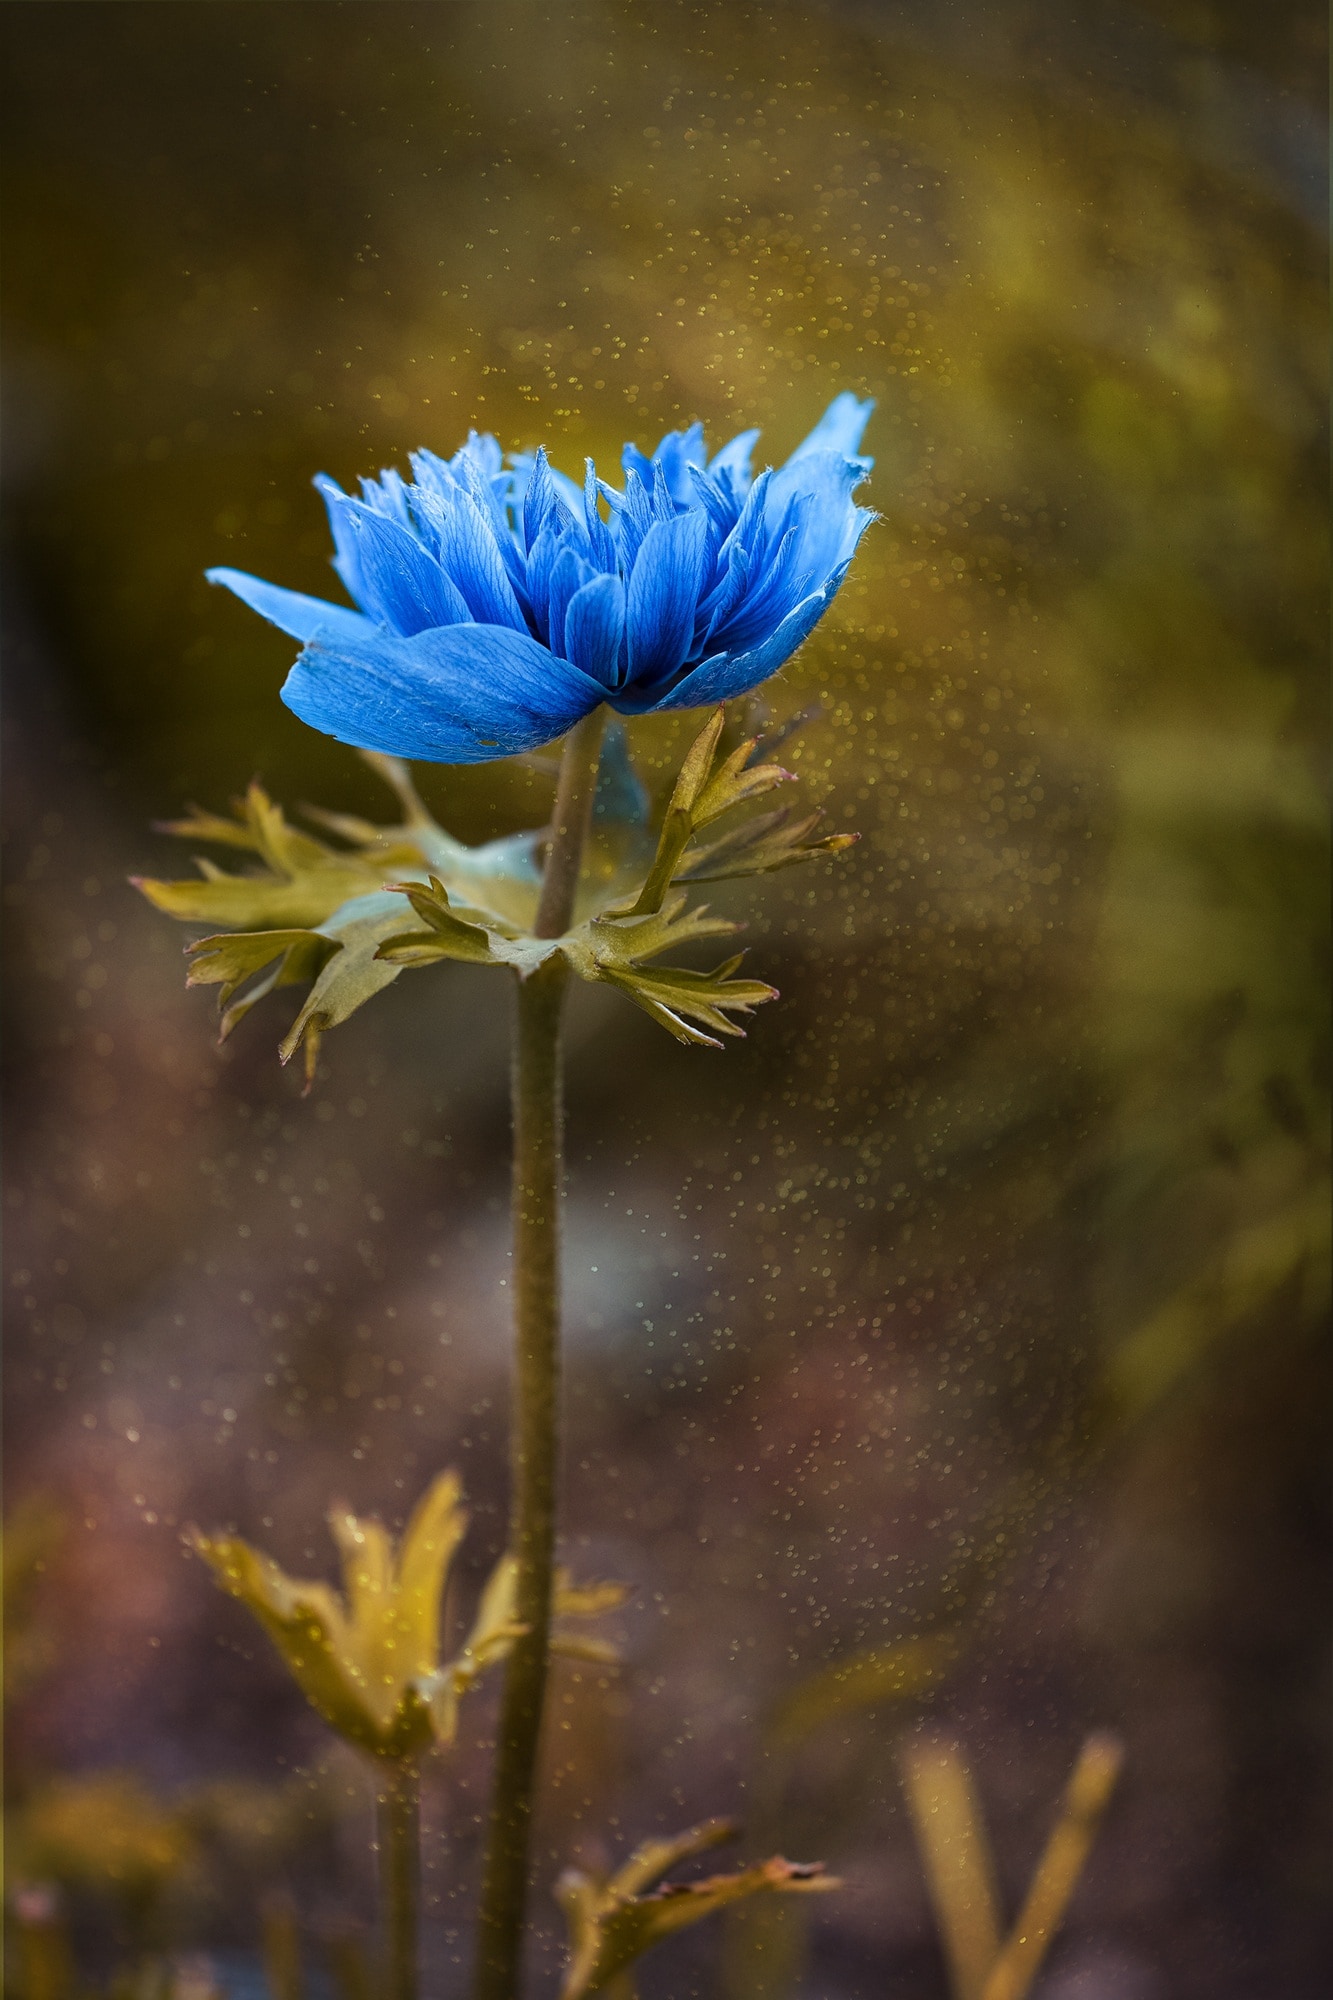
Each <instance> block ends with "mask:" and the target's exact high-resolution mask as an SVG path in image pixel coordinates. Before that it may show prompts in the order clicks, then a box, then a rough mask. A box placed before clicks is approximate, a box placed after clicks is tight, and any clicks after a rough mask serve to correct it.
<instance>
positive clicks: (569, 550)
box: [546, 539, 596, 659]
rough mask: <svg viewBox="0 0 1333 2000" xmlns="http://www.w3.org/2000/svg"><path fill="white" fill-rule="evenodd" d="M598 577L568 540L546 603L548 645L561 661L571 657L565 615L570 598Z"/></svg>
mask: <svg viewBox="0 0 1333 2000" xmlns="http://www.w3.org/2000/svg"><path fill="white" fill-rule="evenodd" d="M595 574H596V572H595V570H594V569H593V566H592V564H591V563H590V562H585V561H584V559H583V557H582V556H581V555H580V554H579V552H578V550H577V548H574V547H572V546H571V543H570V540H568V539H567V540H566V542H565V545H564V547H563V548H562V549H561V551H560V554H559V555H558V556H557V557H556V560H555V567H554V568H553V569H552V571H551V588H550V594H549V596H548V597H547V600H546V629H547V643H548V644H549V646H550V648H551V651H552V652H553V653H559V654H560V656H561V658H562V659H568V657H569V648H568V646H567V645H566V644H565V612H566V610H567V609H568V607H569V603H570V600H571V598H573V597H574V596H575V595H576V593H577V592H578V591H580V590H582V588H583V586H584V584H585V583H591V582H592V580H593V577H594V576H595Z"/></svg>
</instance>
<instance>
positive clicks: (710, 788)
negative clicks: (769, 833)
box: [623, 708, 791, 916]
mask: <svg viewBox="0 0 1333 2000" xmlns="http://www.w3.org/2000/svg"><path fill="white" fill-rule="evenodd" d="M725 720H726V716H725V712H724V711H723V710H722V709H720V708H719V709H717V710H715V712H714V713H713V715H712V716H710V718H709V720H708V721H707V723H705V725H704V727H703V728H702V729H701V730H700V732H699V734H698V736H696V737H695V739H694V742H693V743H692V744H691V745H690V747H689V749H688V751H687V752H686V753H685V762H684V763H683V764H682V765H681V767H680V775H679V777H678V778H677V779H676V785H675V790H674V791H673V792H672V794H671V799H670V802H669V804H668V806H667V809H666V816H665V818H664V819H663V821H662V830H661V833H660V834H659V835H658V841H657V853H656V855H655V857H654V860H653V865H652V868H651V869H650V870H649V873H648V878H647V880H646V881H645V883H644V885H643V887H642V889H641V890H640V891H639V894H638V896H637V898H636V899H635V901H634V903H633V904H632V905H631V906H630V907H629V909H628V910H627V911H625V912H624V913H623V914H625V915H629V916H646V915H648V914H650V913H651V912H653V911H654V910H659V909H660V908H661V907H662V902H663V899H664V898H665V896H666V893H667V890H668V889H669V888H670V886H671V883H672V881H673V880H674V878H675V875H676V872H677V869H678V867H679V864H680V860H681V856H682V855H683V854H684V852H685V849H686V848H687V847H688V846H689V844H690V842H691V841H692V840H693V839H694V837H695V835H696V834H698V833H700V832H702V830H703V828H704V827H706V826H711V825H712V823H713V821H714V820H717V819H721V817H722V816H723V814H724V813H729V812H732V811H734V810H735V808H736V807H738V806H742V805H746V804H748V803H749V801H750V800H751V799H756V798H759V797H761V796H762V794H763V793H765V792H769V791H772V789H773V787H774V786H775V785H783V784H787V783H789V782H790V780H791V772H790V771H784V770H782V769H781V768H780V767H779V766H778V765H777V764H759V765H756V766H754V767H753V768H750V769H747V760H748V758H749V756H750V753H751V751H752V750H753V749H754V739H753V738H752V737H751V738H747V739H746V741H745V742H743V743H741V744H739V745H738V746H737V747H736V749H734V750H733V751H732V752H731V753H730V755H729V756H726V757H724V758H723V760H722V762H721V763H720V764H719V765H718V766H717V768H716V770H715V769H714V764H715V762H716V757H717V751H718V744H719V740H720V738H721V735H722V730H723V726H724V724H725Z"/></svg>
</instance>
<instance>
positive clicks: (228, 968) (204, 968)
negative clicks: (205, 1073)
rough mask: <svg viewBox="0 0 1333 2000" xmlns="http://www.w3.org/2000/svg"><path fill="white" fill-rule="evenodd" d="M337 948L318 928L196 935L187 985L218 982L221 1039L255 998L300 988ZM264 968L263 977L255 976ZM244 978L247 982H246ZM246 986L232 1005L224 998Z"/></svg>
mask: <svg viewBox="0 0 1333 2000" xmlns="http://www.w3.org/2000/svg"><path fill="white" fill-rule="evenodd" d="M338 949H339V947H338V945H337V943H336V942H335V941H334V940H333V939H331V938H328V937H324V936H322V935H321V934H320V933H319V932H318V931H305V930H301V931H231V932H226V933H223V934H222V935H220V936H217V937H207V938H201V939H200V940H199V942H198V943H197V944H192V945H188V946H187V947H186V953H187V956H188V957H189V959H190V961H191V963H190V969H189V972H188V973H187V974H186V979H185V983H186V985H187V986H221V988H222V991H221V993H220V994H219V995H218V1005H219V1008H220V1010H221V1013H222V1024H221V1030H220V1039H221V1040H222V1041H224V1042H225V1041H226V1039H227V1037H228V1035H229V1034H231V1032H232V1030H233V1029H234V1028H235V1027H236V1025H237V1023H238V1022H239V1021H241V1020H243V1019H244V1017H245V1015H246V1014H248V1013H249V1011H250V1009H251V1008H252V1007H253V1006H254V1004H255V1002H256V1001H257V1000H262V999H263V997H264V995H265V994H266V993H272V992H273V991H274V990H275V989H276V988H278V987H280V986H299V985H302V984H304V983H305V982H306V981H308V980H312V979H315V978H316V977H317V976H318V974H319V972H320V970H321V968H322V967H323V965H324V963H325V962H326V960H327V959H328V958H329V957H330V956H331V955H332V954H333V953H334V952H335V951H337V950H338ZM266 968H267V973H268V976H267V978H256V974H259V973H263V972H264V971H265V969H266ZM247 981H249V982H252V983H250V984H249V985H247ZM243 986H245V987H246V991H245V993H244V994H243V995H242V997H241V998H240V999H239V1000H238V1001H236V1003H235V1005H234V1006H229V1005H228V1002H229V1001H230V1000H231V998H232V995H233V994H234V993H237V992H239V991H240V989H241V987H243Z"/></svg>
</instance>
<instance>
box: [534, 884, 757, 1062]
mask: <svg viewBox="0 0 1333 2000" xmlns="http://www.w3.org/2000/svg"><path fill="white" fill-rule="evenodd" d="M735 929H736V926H735V924H733V923H729V922H728V921H727V920H726V918H724V917H711V916H709V915H708V913H707V911H706V909H704V908H703V907H699V908H695V909H693V910H686V908H685V897H684V895H683V894H677V895H674V896H672V897H670V898H669V899H668V900H667V901H665V902H664V903H662V904H661V905H660V906H659V907H658V908H657V909H656V910H653V911H651V912H648V913H646V914H638V913H637V912H630V913H627V914H625V915H623V916H603V917H593V918H592V919H591V920H590V921H589V922H588V923H586V924H582V925H580V926H579V928H578V929H577V930H576V931H573V932H571V933H570V935H569V936H568V937H566V938H562V939H561V940H560V950H561V951H562V952H563V953H564V956H565V957H566V958H567V959H568V961H569V963H570V965H571V966H572V967H573V969H574V971H575V972H576V973H577V974H578V976H579V977H580V979H587V980H590V981H595V980H603V981H605V982H606V983H607V984H608V985H611V986H616V987H618V988H619V989H620V991H621V992H622V993H625V994H627V995H628V996H629V998H630V999H631V1000H633V1001H634V1003H635V1004H636V1006H639V1007H642V1008H643V1010H644V1012H645V1013H647V1014H649V1015H651V1017H652V1018H653V1020H655V1021H656V1022H657V1023H658V1025H659V1026H660V1027H663V1028H665V1029H666V1030H667V1031H668V1033H669V1034H672V1035H674V1036H675V1037H676V1039H677V1040H678V1041H682V1042H692V1043H695V1044H697V1045H700V1046H703V1047H707V1048H714V1049H716V1048H720V1047H721V1046H722V1044H721V1043H720V1042H719V1041H718V1040H717V1039H716V1038H717V1036H718V1035H719V1034H723V1035H740V1034H742V1033H743V1032H744V1031H743V1030H742V1029H741V1028H740V1027H738V1026H737V1024H736V1022H735V1021H733V1020H731V1019H730V1018H729V1015H730V1014H733V1013H749V1012H750V1010H751V1009H752V1008H754V1007H758V1006H762V1004H763V1003H764V1001H766V1000H776V998H777V990H776V988H774V987H772V986H768V985H765V984H764V982H763V981H762V980H759V979H736V978H734V977H733V974H734V973H735V970H736V967H737V966H738V965H739V964H740V958H739V956H737V957H733V958H729V959H726V960H725V961H724V962H723V963H722V964H721V965H718V966H715V967H714V968H713V970H712V971H711V972H696V971H693V970H691V969H690V968H688V967H684V966H676V965H665V966H655V967H652V968H651V969H648V968H647V967H646V965H645V961H648V960H651V959H654V958H656V957H658V956H659V955H660V954H661V953H662V952H664V951H669V950H671V949H672V948H673V947H675V946H677V945H684V944H691V943H693V942H695V941H696V940H697V939H699V938H706V937H719V936H725V935H729V934H730V933H732V932H734V931H735ZM710 1029H711V1030H712V1031H713V1032H712V1033H709V1032H707V1031H708V1030H710Z"/></svg>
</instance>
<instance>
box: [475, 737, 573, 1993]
mask: <svg viewBox="0 0 1333 2000" xmlns="http://www.w3.org/2000/svg"><path fill="white" fill-rule="evenodd" d="M601 733H602V715H601V712H600V711H597V712H596V713H595V714H594V715H592V716H589V717H588V718H587V719H586V720H585V721H584V722H582V723H580V724H579V726H578V728H577V729H574V730H572V731H571V732H570V734H569V736H568V737H567V738H566V741H565V751H564V758H563V761H562V763H561V767H560V783H559V788H558V790H557V794H556V804H555V814H554V818H553V822H552V841H551V850H550V853H549V855H548V857H547V862H546V877H545V881H544V883H543V885H542V895H541V902H540V906H539V908H538V913H537V921H536V924H535V925H534V930H535V932H536V934H537V936H539V937H559V936H560V935H561V933H562V932H564V931H566V930H567V929H568V928H569V922H570V917H571V915H572V912H573V908H574V892H575V890H576V888H577V886H578V878H579V864H580V860H581V857H582V851H583V843H584V840H585V838H586V835H587V829H588V824H589V821H590V819H591V815H592V799H593V790H594V786H595V783H596V777H597V758H598V750H599V746H600V741H601ZM567 976H568V967H567V966H566V964H565V962H564V960H563V959H562V958H559V957H554V958H551V959H548V960H547V962H546V964H544V965H543V966H541V967H540V969H539V970H538V971H536V972H534V973H532V974H531V975H530V976H529V977H528V978H527V979H523V980H520V981H519V982H518V984H517V994H516V999H517V1018H516V1024H515V1035H514V1062H513V1110H514V1180H513V1197H512V1200H513V1229H514V1262H513V1272H514V1275H513V1286H514V1335H515V1359H514V1385H513V1414H512V1418H511V1424H510V1438H511V1444H510V1474H511V1491H510V1513H509V1551H510V1554H511V1555H512V1556H513V1557H514V1558H515V1561H516V1563H517V1566H518V1577H517V1586H516V1606H515V1608H516V1612H517V1618H518V1622H519V1624H521V1625H523V1626H525V1627H526V1628H527V1629H526V1631H525V1632H524V1635H523V1636H522V1638H520V1639H518V1640H516V1641H515V1643H514V1647H513V1650H512V1652H511V1653H510V1656H509V1662H508V1666H507V1669H506V1673H505V1682H504V1692H503V1695H502V1697H501V1703H500V1722H499V1732H498V1736H497V1740H496V1756H495V1777H494V1790H493V1794H492V1803H491V1822H490V1832H489V1839H488V1844H487V1852H486V1873H485V1880H484V1882H483V1886H482V1895H481V1910H480V1916H479V1931H478V1948H477V1980H476V1996H477V2000H518V1992H519V1985H520V1981H521V1978H522V1952H523V1912H524V1904H525V1901H526V1897H527V1887H528V1843H529V1836H530V1833H531V1827H532V1793H533V1777H534V1772H535V1768H536V1761H537V1747H538V1742H539V1739H540V1735H541V1720H542V1700H543V1696H544V1694H545V1691H546V1670H547V1661H548V1658H549V1653H550V1629H551V1593H552V1583H553V1575H554V1560H555V1487H556V1469H557V1463H558V1456H559V1396H560V1220H559V1203H560V1183H561V1176H562V1145H561V1140H562V1125H563V1111H562V1104H561V1064H560V1007H561V1002H562V1000H563V998H564V991H565V984H566V979H567Z"/></svg>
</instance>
